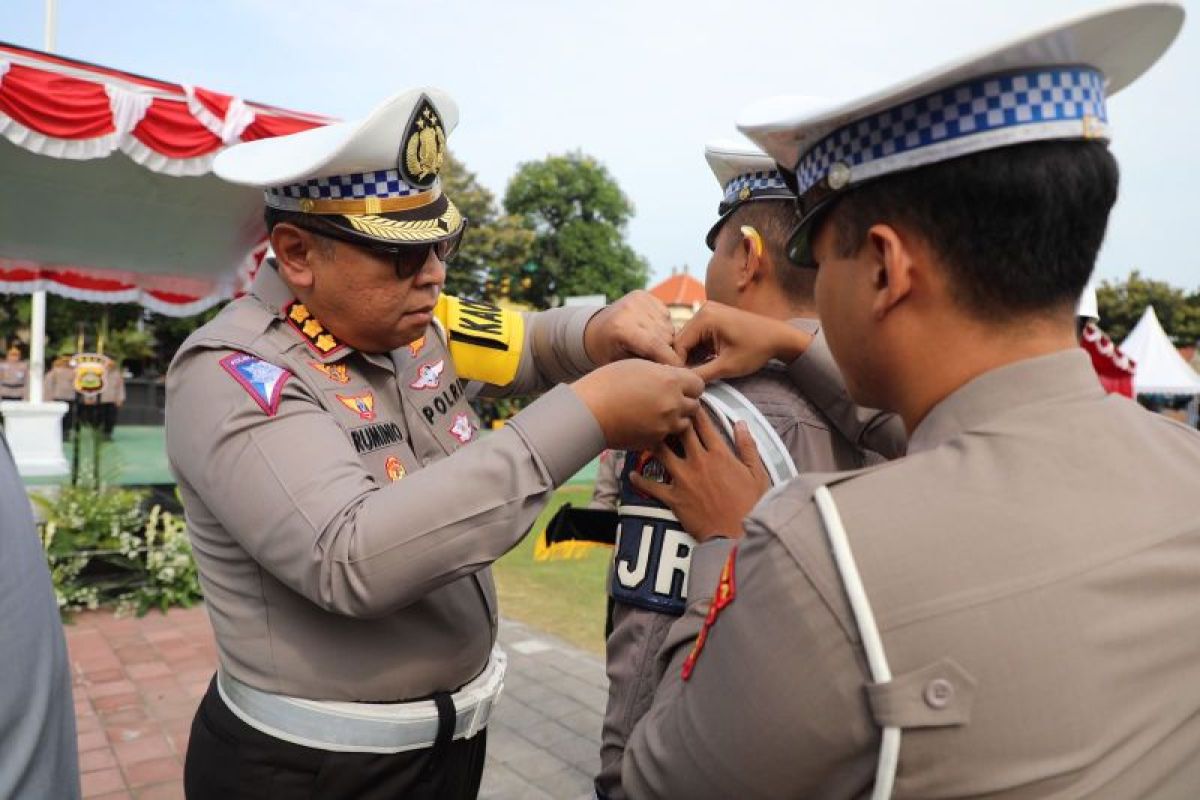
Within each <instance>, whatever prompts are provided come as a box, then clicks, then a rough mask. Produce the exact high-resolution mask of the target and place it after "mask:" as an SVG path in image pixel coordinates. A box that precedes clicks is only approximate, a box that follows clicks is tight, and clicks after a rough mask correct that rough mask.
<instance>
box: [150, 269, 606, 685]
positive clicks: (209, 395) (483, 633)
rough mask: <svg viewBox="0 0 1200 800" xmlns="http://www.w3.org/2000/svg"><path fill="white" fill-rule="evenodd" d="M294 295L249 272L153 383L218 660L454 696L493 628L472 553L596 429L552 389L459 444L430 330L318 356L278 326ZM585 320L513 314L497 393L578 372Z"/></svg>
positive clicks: (533, 507) (438, 344)
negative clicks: (158, 385)
mask: <svg viewBox="0 0 1200 800" xmlns="http://www.w3.org/2000/svg"><path fill="white" fill-rule="evenodd" d="M291 300H292V298H291V297H290V294H289V292H288V290H287V288H286V286H285V285H284V284H283V282H282V281H281V280H280V279H279V277H278V275H277V274H276V273H275V271H274V270H273V269H271V268H270V267H264V268H263V269H262V270H260V272H259V275H258V276H257V278H256V279H255V284H254V287H253V289H252V293H251V294H250V295H248V296H246V297H243V298H241V299H239V300H236V301H234V302H233V303H231V304H230V305H229V306H228V307H227V308H226V309H224V310H223V311H222V312H221V314H220V315H219V316H218V317H217V318H216V319H214V320H213V321H212V322H210V323H209V324H207V325H205V326H204V327H203V328H201V329H200V330H198V331H197V332H196V333H194V334H193V335H192V336H191V337H189V338H188V340H187V341H186V342H185V343H184V345H183V346H182V348H181V349H180V351H179V353H178V354H177V355H176V357H175V360H174V362H173V363H172V365H171V369H170V371H169V373H168V378H167V411H166V414H167V451H168V455H169V458H170V461H171V465H172V469H173V470H174V472H175V475H176V476H177V479H178V481H179V486H180V489H181V491H182V495H183V501H184V507H185V509H186V512H187V521H188V530H189V533H190V536H191V539H192V543H193V547H194V550H195V556H196V561H197V564H198V565H199V568H200V574H201V579H202V582H203V587H204V593H205V599H206V602H207V605H208V611H209V615H210V616H211V618H212V622H213V628H214V630H215V632H216V637H217V646H218V650H219V653H220V659H221V663H222V665H223V666H224V668H225V669H227V670H228V671H229V672H230V673H231V674H232V675H233V676H234V677H236V678H238V679H240V680H241V681H243V682H245V683H247V684H250V685H251V686H255V687H257V688H259V689H262V690H265V691H269V692H277V693H282V694H287V695H293V696H299V697H307V698H314V699H325V700H368V701H369V700H378V701H396V700H406V699H413V698H421V697H427V696H428V695H430V694H431V693H433V692H435V691H453V690H455V689H457V688H459V687H461V686H462V685H463V684H465V683H467V682H468V681H470V680H471V679H472V678H474V677H475V676H476V675H477V674H478V673H479V672H480V671H481V670H482V669H483V667H484V665H485V664H486V663H487V659H488V655H489V653H490V651H491V648H492V644H493V642H494V640H495V635H496V597H495V589H494V587H493V583H492V577H491V573H490V570H489V569H488V565H489V564H490V563H491V562H492V561H494V560H495V559H496V558H498V557H499V556H500V555H502V554H503V553H504V552H505V551H507V550H508V549H509V548H511V547H512V546H513V545H514V544H516V543H517V541H519V540H520V538H521V537H522V536H523V535H524V534H525V532H526V531H527V530H528V529H529V527H530V526H531V525H532V524H533V522H534V520H535V519H536V517H537V515H538V512H539V511H540V510H541V508H542V506H543V505H544V503H545V501H546V500H547V498H548V497H549V495H550V493H551V492H552V491H553V490H554V488H555V486H557V485H558V484H560V483H562V482H563V481H565V480H566V479H567V478H569V477H570V476H571V475H572V474H574V473H575V472H576V471H577V470H578V469H580V468H581V467H582V466H583V465H584V464H586V463H587V462H588V461H589V460H590V459H592V458H594V457H595V456H596V455H597V454H598V453H599V452H600V450H601V449H602V448H603V447H604V441H603V436H602V434H601V431H600V428H599V426H598V424H597V423H596V421H595V418H594V417H593V416H592V415H591V413H590V412H589V411H588V410H587V408H586V406H585V405H584V404H583V402H582V401H581V400H579V398H578V397H577V396H576V395H575V393H574V392H573V391H571V390H570V389H569V388H568V387H560V388H557V389H553V390H551V391H550V392H548V393H547V394H546V395H545V396H544V397H542V398H541V399H539V400H538V401H536V402H535V403H533V404H532V405H531V406H530V407H529V408H528V409H527V410H526V411H524V412H522V413H521V414H519V415H517V416H516V417H515V418H514V419H513V420H512V422H511V423H510V424H509V425H507V426H505V427H504V429H503V430H500V431H497V432H495V433H491V434H489V435H488V436H487V437H486V438H484V439H482V440H480V441H474V440H475V438H476V435H477V431H478V420H477V419H476V418H475V416H474V414H473V412H472V411H471V409H470V407H469V406H468V404H467V398H466V396H465V392H464V388H463V384H462V382H461V381H460V380H459V377H458V375H457V374H456V372H455V367H454V364H453V363H452V361H451V359H450V356H449V354H448V352H447V350H446V348H445V346H444V344H443V341H442V339H441V337H440V335H439V333H438V332H437V331H435V329H434V328H433V327H431V328H430V329H428V331H427V332H426V335H425V337H424V339H423V340H421V341H419V342H417V343H414V344H413V345H412V346H409V347H404V348H401V349H399V350H396V351H394V352H393V353H391V354H384V355H372V354H365V353H360V352H356V351H353V350H351V349H349V348H348V347H345V346H344V345H341V344H340V343H338V344H337V346H336V347H334V348H333V349H332V350H330V351H329V352H327V353H322V352H320V351H319V350H318V349H316V348H315V347H310V344H312V343H313V342H312V341H311V340H312V339H313V338H315V331H316V330H317V329H318V328H319V327H320V326H319V324H317V325H313V326H307V323H306V329H310V333H313V334H314V335H313V336H308V337H306V335H305V334H304V333H303V332H302V330H301V329H300V328H299V326H293V325H292V324H290V323H289V322H288V321H286V320H285V319H284V314H283V312H282V311H281V309H283V308H285V307H286V306H287V305H288V304H289V302H290V301H291ZM594 312H595V310H594V309H559V310H555V311H549V312H542V313H539V314H532V315H530V316H529V317H528V318H527V322H526V330H525V337H524V352H523V355H522V358H521V361H520V369H519V371H518V374H517V376H516V378H515V379H514V380H513V382H512V383H511V385H509V386H508V387H506V390H508V391H512V392H531V391H539V390H542V389H545V388H547V387H548V386H550V385H551V384H553V383H555V382H558V381H561V380H565V379H569V378H573V377H576V376H577V375H579V374H581V373H583V372H585V371H586V370H588V369H590V368H591V366H592V365H591V363H590V362H589V361H588V359H587V356H586V353H585V352H584V350H583V345H582V335H583V329H584V328H585V327H586V325H587V321H588V319H590V317H591V315H592V314H593V313H594ZM322 335H325V334H322ZM320 341H322V342H323V343H324V344H325V345H326V346H329V345H330V344H333V343H336V340H331V339H328V340H327V339H321V340H320ZM239 353H242V354H249V355H248V356H245V357H243V356H238V355H237V354H239ZM246 358H250V360H249V361H246V360H245V359H246ZM229 359H234V360H233V361H230V360H229ZM259 359H261V361H259ZM223 361H224V362H225V363H224V365H223V363H222V362H223ZM264 364H265V365H264ZM272 365H274V366H272ZM279 368H282V369H283V370H286V375H287V377H286V378H283V379H282V382H281V381H280V380H279V379H278V374H279V373H278V372H277V371H276V370H278V369H279ZM235 372H236V373H237V374H238V375H241V376H242V379H245V380H246V381H248V383H244V382H243V380H242V379H239V378H237V377H236V376H235V374H234V373H235ZM256 381H257V382H256ZM417 387H419V388H417ZM273 403H277V405H276V406H273ZM468 442H469V443H471V447H470V449H469V451H464V452H458V451H459V448H460V447H461V446H462V445H463V444H465V443H468Z"/></svg>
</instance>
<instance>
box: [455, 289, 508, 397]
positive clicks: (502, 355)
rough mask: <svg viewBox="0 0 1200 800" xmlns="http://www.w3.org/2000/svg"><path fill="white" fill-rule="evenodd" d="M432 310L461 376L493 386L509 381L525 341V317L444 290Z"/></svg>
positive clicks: (506, 383)
mask: <svg viewBox="0 0 1200 800" xmlns="http://www.w3.org/2000/svg"><path fill="white" fill-rule="evenodd" d="M433 313H434V316H436V317H437V318H438V320H439V321H440V322H441V323H442V327H443V328H444V329H445V330H446V339H447V345H448V346H449V348H450V358H451V359H453V361H454V368H455V369H456V370H458V374H459V376H460V377H462V378H464V379H465V380H469V381H483V382H484V383H490V384H493V385H495V386H507V385H508V384H510V383H512V381H513V378H515V377H516V376H517V367H518V366H519V365H520V363H521V348H522V346H523V345H524V344H525V318H524V317H522V316H521V315H520V314H518V313H517V312H515V311H505V310H504V309H501V308H496V307H495V306H490V305H488V304H487V303H476V302H473V301H471V300H460V299H459V298H457V297H451V296H449V295H445V294H444V295H442V296H441V297H440V298H439V299H438V304H437V308H435V309H434V310H433Z"/></svg>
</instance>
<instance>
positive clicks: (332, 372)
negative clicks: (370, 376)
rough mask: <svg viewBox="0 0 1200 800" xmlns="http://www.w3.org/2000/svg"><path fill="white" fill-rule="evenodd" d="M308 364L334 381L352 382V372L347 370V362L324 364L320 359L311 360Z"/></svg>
mask: <svg viewBox="0 0 1200 800" xmlns="http://www.w3.org/2000/svg"><path fill="white" fill-rule="evenodd" d="M308 365H309V366H310V367H312V368H313V369H315V370H316V371H317V372H320V373H321V374H322V375H324V376H325V377H326V378H329V380H331V381H333V382H334V383H343V384H344V383H349V382H350V373H349V372H348V371H347V370H346V365H345V364H322V363H321V362H320V361H310V362H308Z"/></svg>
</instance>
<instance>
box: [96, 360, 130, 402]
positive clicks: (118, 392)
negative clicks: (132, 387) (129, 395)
mask: <svg viewBox="0 0 1200 800" xmlns="http://www.w3.org/2000/svg"><path fill="white" fill-rule="evenodd" d="M99 402H101V403H114V404H116V405H123V404H124V403H125V374H124V371H123V370H122V369H121V366H120V365H114V366H113V367H112V368H111V369H109V370H108V372H107V373H106V374H105V376H104V388H103V389H101V390H100V398H99Z"/></svg>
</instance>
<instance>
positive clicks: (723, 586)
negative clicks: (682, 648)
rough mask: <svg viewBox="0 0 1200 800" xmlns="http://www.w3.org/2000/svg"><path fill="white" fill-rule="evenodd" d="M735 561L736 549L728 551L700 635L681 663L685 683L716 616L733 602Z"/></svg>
mask: <svg viewBox="0 0 1200 800" xmlns="http://www.w3.org/2000/svg"><path fill="white" fill-rule="evenodd" d="M736 559H737V548H736V547H734V548H733V549H732V550H730V551H729V559H728V560H726V562H725V568H724V569H722V570H721V578H720V580H718V581H717V592H716V594H715V595H713V599H712V604H711V605H709V607H708V616H707V617H705V618H704V626H703V627H702V628H700V635H699V636H697V637H696V643H695V644H694V645H692V652H690V653H688V657H687V660H685V661H684V662H683V679H684V680H685V681H686V680H688V679H689V678H691V677H692V671H693V670H695V669H696V659H698V658H700V652H701V651H702V650H704V643H705V642H706V641H708V632H709V631H710V630H711V629H712V626H713V623H714V622H716V621H717V615H718V614H720V613H721V612H722V611H723V610H724V609H725V607H726V606H727V605H729V604H730V603H732V602H733V598H734V595H735V591H734V590H735V586H734V578H733V570H734V561H735V560H736Z"/></svg>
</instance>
